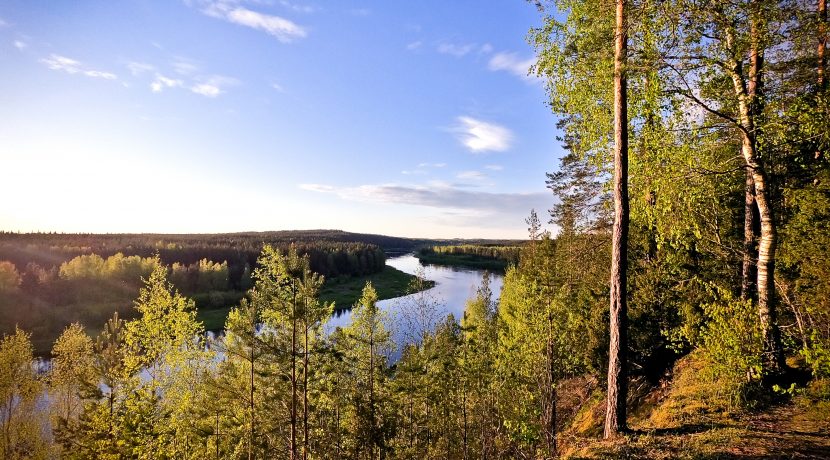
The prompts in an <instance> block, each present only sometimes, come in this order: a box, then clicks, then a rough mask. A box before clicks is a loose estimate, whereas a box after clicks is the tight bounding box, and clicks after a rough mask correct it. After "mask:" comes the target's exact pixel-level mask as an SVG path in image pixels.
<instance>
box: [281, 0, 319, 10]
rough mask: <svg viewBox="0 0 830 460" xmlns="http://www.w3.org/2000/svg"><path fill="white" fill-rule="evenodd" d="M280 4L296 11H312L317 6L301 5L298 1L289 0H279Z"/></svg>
mask: <svg viewBox="0 0 830 460" xmlns="http://www.w3.org/2000/svg"><path fill="white" fill-rule="evenodd" d="M280 5H282V6H284V7H285V8H288V9H289V10H291V11H296V12H297V13H314V12H315V11H317V8H316V7H314V6H311V5H301V4H299V3H294V2H289V1H288V0H280Z"/></svg>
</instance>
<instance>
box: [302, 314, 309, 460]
mask: <svg viewBox="0 0 830 460" xmlns="http://www.w3.org/2000/svg"><path fill="white" fill-rule="evenodd" d="M303 331H304V333H305V336H304V340H303V460H308V302H307V300H306V299H305V298H304V299H303Z"/></svg>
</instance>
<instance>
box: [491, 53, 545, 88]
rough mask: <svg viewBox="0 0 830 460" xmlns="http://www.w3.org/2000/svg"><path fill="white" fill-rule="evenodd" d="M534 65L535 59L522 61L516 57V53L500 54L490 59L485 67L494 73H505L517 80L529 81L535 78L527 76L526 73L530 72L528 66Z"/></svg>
mask: <svg viewBox="0 0 830 460" xmlns="http://www.w3.org/2000/svg"><path fill="white" fill-rule="evenodd" d="M535 63H536V59H535V58H532V57H531V58H527V59H522V58H520V57H518V56H517V55H516V53H505V52H500V53H496V54H495V55H493V57H492V58H490V62H489V63H488V65H487V67H488V68H489V69H490V70H492V71H494V72H497V71H506V72H510V73H512V74H513V75H515V76H517V77H519V78H522V79H524V80H528V81H530V80H533V79H535V77H534V76H533V75H528V72H529V71H530V66H532V65H533V64H535Z"/></svg>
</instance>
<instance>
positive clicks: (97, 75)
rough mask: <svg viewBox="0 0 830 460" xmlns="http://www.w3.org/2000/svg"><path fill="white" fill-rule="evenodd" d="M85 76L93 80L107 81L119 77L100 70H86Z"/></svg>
mask: <svg viewBox="0 0 830 460" xmlns="http://www.w3.org/2000/svg"><path fill="white" fill-rule="evenodd" d="M83 74H84V75H86V76H87V77H92V78H104V79H106V80H116V79H117V78H118V76H117V75H115V74H114V73H111V72H101V71H100V70H84V71H83Z"/></svg>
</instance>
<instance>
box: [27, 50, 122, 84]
mask: <svg viewBox="0 0 830 460" xmlns="http://www.w3.org/2000/svg"><path fill="white" fill-rule="evenodd" d="M40 62H41V63H43V64H44V65H46V67H48V68H50V69H52V70H57V71H60V72H66V73H68V74H71V75H75V74H78V75H84V76H87V77H91V78H102V79H104V80H117V79H118V76H117V75H115V74H114V73H112V72H103V71H100V70H92V69H87V68H84V67H83V65H82V64H81V62H80V61H76V60H75V59H72V58H68V57H66V56H61V55H59V54H51V55H49V57H48V58H43V59H41V60H40Z"/></svg>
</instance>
